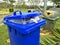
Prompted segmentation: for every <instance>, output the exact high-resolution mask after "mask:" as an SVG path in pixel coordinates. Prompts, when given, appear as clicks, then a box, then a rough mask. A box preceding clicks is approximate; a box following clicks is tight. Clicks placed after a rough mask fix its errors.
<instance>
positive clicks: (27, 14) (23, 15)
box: [5, 11, 41, 19]
mask: <svg viewBox="0 0 60 45" xmlns="http://www.w3.org/2000/svg"><path fill="white" fill-rule="evenodd" d="M17 13H18V14H17ZM39 15H41V12H38V11H35V12H25V13H23V12H21V11H15V12H14V13H13V15H12V16H11V15H10V16H6V17H5V18H6V19H25V18H31V17H35V16H39Z"/></svg>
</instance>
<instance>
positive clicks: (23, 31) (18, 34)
mask: <svg viewBox="0 0 60 45" xmlns="http://www.w3.org/2000/svg"><path fill="white" fill-rule="evenodd" d="M17 12H19V13H18V14H17ZM40 15H41V13H40V12H26V13H22V12H21V11H16V12H14V14H13V15H10V16H6V17H5V18H4V24H6V25H7V26H8V31H9V36H10V43H11V45H40V27H41V26H43V25H44V24H46V20H44V19H40V20H38V23H35V22H33V21H31V22H30V23H28V22H29V20H30V18H34V17H36V16H40ZM22 20H23V21H26V20H28V21H27V22H26V23H23V22H21V21H22ZM18 22H19V23H18Z"/></svg>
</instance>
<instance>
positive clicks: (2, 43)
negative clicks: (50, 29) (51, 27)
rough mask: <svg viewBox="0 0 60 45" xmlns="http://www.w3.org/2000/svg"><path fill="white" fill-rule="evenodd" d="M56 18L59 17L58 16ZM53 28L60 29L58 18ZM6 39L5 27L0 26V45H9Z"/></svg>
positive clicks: (6, 30) (6, 31)
mask: <svg viewBox="0 0 60 45" xmlns="http://www.w3.org/2000/svg"><path fill="white" fill-rule="evenodd" d="M58 16H59V17H60V14H59V15H58ZM55 27H56V28H60V18H59V20H58V21H57V23H56V24H55ZM7 39H9V36H8V29H7V26H5V25H1V26H0V45H9V43H7Z"/></svg>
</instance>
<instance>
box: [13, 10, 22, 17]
mask: <svg viewBox="0 0 60 45" xmlns="http://www.w3.org/2000/svg"><path fill="white" fill-rule="evenodd" d="M17 12H19V15H22V12H21V11H19V10H17V11H15V12H14V13H13V15H14V16H15V15H17Z"/></svg>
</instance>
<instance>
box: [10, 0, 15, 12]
mask: <svg viewBox="0 0 60 45" xmlns="http://www.w3.org/2000/svg"><path fill="white" fill-rule="evenodd" d="M9 2H10V4H11V7H10V9H9V11H10V12H13V11H14V5H13V3H15V2H16V1H15V0H9Z"/></svg>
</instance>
